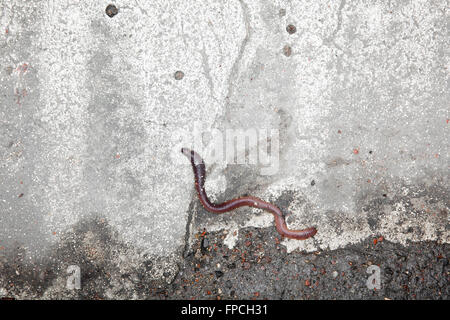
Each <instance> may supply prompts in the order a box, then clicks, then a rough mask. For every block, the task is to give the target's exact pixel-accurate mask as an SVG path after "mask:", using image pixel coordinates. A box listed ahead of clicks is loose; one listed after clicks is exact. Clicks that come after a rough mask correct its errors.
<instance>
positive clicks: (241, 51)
mask: <svg viewBox="0 0 450 320" xmlns="http://www.w3.org/2000/svg"><path fill="white" fill-rule="evenodd" d="M239 3H240V5H241V8H242V16H243V20H244V24H245V37H244V39H243V40H242V43H241V46H240V48H239V52H238V55H237V57H236V60H235V61H234V63H233V66H232V67H231V71H230V78H229V80H228V92H227V96H226V99H227V100H229V99H230V98H231V96H232V95H233V82H234V80H235V79H234V78H235V77H237V75H238V73H239V72H238V71H239V62H240V61H241V59H242V56H243V55H244V51H245V47H246V46H247V43H248V41H249V39H250V22H249V18H248V6H247V5H246V4H245V2H244V1H243V0H239Z"/></svg>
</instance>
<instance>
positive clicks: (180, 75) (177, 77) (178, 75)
mask: <svg viewBox="0 0 450 320" xmlns="http://www.w3.org/2000/svg"><path fill="white" fill-rule="evenodd" d="M174 77H175V80H181V79H183V77H184V73H183V71H177V72H175V74H174Z"/></svg>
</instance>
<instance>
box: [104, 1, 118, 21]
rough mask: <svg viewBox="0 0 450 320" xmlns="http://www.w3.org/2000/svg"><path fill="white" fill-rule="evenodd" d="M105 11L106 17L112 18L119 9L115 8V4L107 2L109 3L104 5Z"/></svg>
mask: <svg viewBox="0 0 450 320" xmlns="http://www.w3.org/2000/svg"><path fill="white" fill-rule="evenodd" d="M105 12H106V14H107V15H108V17H110V18H112V17H114V16H115V15H116V14H118V13H119V9H117V7H116V6H115V5H113V4H109V5H108V6H107V7H106V10H105Z"/></svg>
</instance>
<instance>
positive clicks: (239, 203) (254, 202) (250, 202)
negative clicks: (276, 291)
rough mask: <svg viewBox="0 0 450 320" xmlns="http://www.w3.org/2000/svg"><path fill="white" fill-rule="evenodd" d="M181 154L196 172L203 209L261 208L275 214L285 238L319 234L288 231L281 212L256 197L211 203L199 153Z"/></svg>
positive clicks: (191, 151)
mask: <svg viewBox="0 0 450 320" xmlns="http://www.w3.org/2000/svg"><path fill="white" fill-rule="evenodd" d="M181 152H182V153H183V154H184V155H185V156H186V157H188V159H189V160H190V161H191V164H192V169H193V170H194V177H195V189H196V190H197V195H198V198H199V200H200V202H201V203H202V205H203V207H204V208H205V209H206V210H208V211H209V212H213V213H224V212H228V211H231V210H234V209H237V208H240V207H244V206H248V207H253V208H259V209H263V210H266V211H269V212H270V213H272V214H273V216H274V218H275V226H276V229H277V231H278V233H279V234H280V235H282V236H283V237H286V238H291V239H298V240H305V239H308V238H309V237H312V236H314V235H315V234H316V233H317V230H316V228H314V227H311V228H307V229H304V230H290V229H288V227H287V225H286V221H285V220H284V216H283V213H282V212H281V210H280V209H279V208H278V207H277V206H275V205H273V204H271V203H268V202H265V201H263V200H261V199H259V198H256V197H252V196H248V197H241V198H236V199H232V200H228V201H226V202H224V203H211V201H209V199H208V196H207V195H206V191H205V178H206V169H205V163H204V162H203V159H202V158H201V157H200V156H199V155H198V153H196V152H195V151H193V150H189V149H187V148H182V149H181Z"/></svg>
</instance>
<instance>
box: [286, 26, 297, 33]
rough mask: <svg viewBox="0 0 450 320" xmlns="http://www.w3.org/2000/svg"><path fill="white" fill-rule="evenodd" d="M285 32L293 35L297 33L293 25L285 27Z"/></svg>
mask: <svg viewBox="0 0 450 320" xmlns="http://www.w3.org/2000/svg"><path fill="white" fill-rule="evenodd" d="M286 31H287V32H288V33H289V34H294V33H296V32H297V28H296V27H295V26H294V25H293V24H290V25H288V26H287V27H286Z"/></svg>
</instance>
